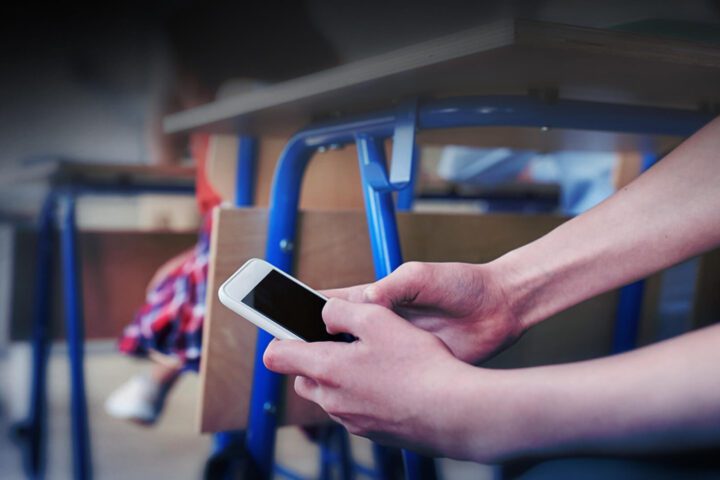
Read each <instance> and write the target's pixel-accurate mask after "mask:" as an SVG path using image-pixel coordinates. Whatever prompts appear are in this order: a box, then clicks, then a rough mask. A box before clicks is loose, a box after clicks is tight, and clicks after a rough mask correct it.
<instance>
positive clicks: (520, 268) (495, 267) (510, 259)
mask: <svg viewBox="0 0 720 480" xmlns="http://www.w3.org/2000/svg"><path fill="white" fill-rule="evenodd" d="M487 267H488V268H490V269H491V275H492V277H493V278H495V279H496V280H497V281H498V289H499V291H500V292H501V294H502V295H503V297H504V302H505V305H506V308H507V311H508V315H510V316H511V317H512V318H513V319H514V320H515V322H516V323H517V325H519V327H520V329H521V330H522V331H523V332H524V331H525V330H527V329H529V328H530V327H532V326H534V325H536V324H538V323H540V322H541V321H542V320H544V319H545V318H547V316H549V314H547V313H546V310H547V308H543V307H546V306H547V305H545V304H544V302H543V301H542V299H541V294H542V291H543V288H544V287H545V286H546V285H547V284H548V282H549V281H550V275H549V274H547V273H546V272H545V271H543V270H542V268H540V267H539V266H538V265H537V262H532V261H529V260H524V259H523V258H522V254H521V253H520V252H519V251H518V250H513V251H511V252H509V253H507V254H505V255H503V256H502V257H500V258H498V259H496V260H493V261H492V262H490V263H489V264H487Z"/></svg>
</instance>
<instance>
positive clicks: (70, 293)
mask: <svg viewBox="0 0 720 480" xmlns="http://www.w3.org/2000/svg"><path fill="white" fill-rule="evenodd" d="M63 207H64V209H65V216H64V218H63V221H62V235H61V236H62V239H61V248H62V274H63V291H64V300H65V301H64V303H65V305H64V306H65V335H66V337H67V344H68V354H69V356H70V387H71V423H72V441H73V473H74V477H75V478H76V479H79V480H89V479H90V478H92V461H91V454H90V430H89V425H88V409H87V398H86V396H85V370H84V363H83V357H84V349H83V348H84V347H83V341H84V331H83V330H84V328H83V313H82V297H81V288H82V282H81V279H80V273H79V271H78V267H79V261H78V255H77V252H78V248H77V244H76V241H77V238H76V230H75V198H74V195H73V194H72V193H67V194H66V195H64V202H63Z"/></svg>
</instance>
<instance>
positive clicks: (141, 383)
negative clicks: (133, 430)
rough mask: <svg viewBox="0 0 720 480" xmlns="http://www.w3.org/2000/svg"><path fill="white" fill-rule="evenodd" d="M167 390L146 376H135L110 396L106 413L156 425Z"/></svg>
mask: <svg viewBox="0 0 720 480" xmlns="http://www.w3.org/2000/svg"><path fill="white" fill-rule="evenodd" d="M164 390H165V389H163V388H162V386H161V385H160V384H158V383H157V382H155V381H154V380H153V379H152V378H150V377H148V376H146V375H135V376H134V377H132V378H131V379H130V380H128V381H127V382H125V383H124V384H122V385H121V386H120V387H119V388H118V389H117V390H115V391H114V392H113V393H111V394H110V396H109V397H108V398H107V400H106V401H105V411H106V412H107V414H108V415H110V416H111V417H115V418H119V419H121V420H129V421H133V422H138V423H143V424H146V425H150V424H152V423H155V421H156V420H157V418H158V416H159V415H160V410H161V409H162V403H163V400H164V397H165V391H164Z"/></svg>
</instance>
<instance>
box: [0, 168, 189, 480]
mask: <svg viewBox="0 0 720 480" xmlns="http://www.w3.org/2000/svg"><path fill="white" fill-rule="evenodd" d="M0 178H1V179H2V180H1V181H0V183H4V184H6V185H10V184H12V185H17V184H19V183H39V184H43V185H46V186H47V187H48V193H47V195H46V198H45V201H44V203H43V207H42V210H41V212H40V215H39V233H38V254H37V272H36V286H35V292H34V298H35V299H36V305H35V308H36V310H35V315H34V318H33V333H32V335H33V339H32V343H33V345H32V346H33V352H32V362H33V364H32V369H33V379H32V384H31V392H30V409H29V410H30V411H29V414H28V418H27V420H26V421H25V422H23V424H22V425H21V426H20V427H19V432H20V434H21V438H23V440H25V444H24V445H25V449H24V453H25V467H26V469H27V470H28V473H29V475H30V476H31V478H42V477H43V475H44V454H45V449H46V448H45V430H46V417H47V399H46V393H45V392H46V377H47V359H48V358H47V356H48V348H49V340H50V338H49V325H50V314H51V313H50V312H51V305H50V303H51V299H52V292H51V288H52V277H53V276H52V265H53V258H52V256H53V251H54V234H53V232H54V230H55V227H56V224H58V223H59V227H60V256H61V259H60V260H61V262H60V263H61V269H62V277H61V278H62V289H63V299H64V310H65V329H66V332H65V333H66V337H67V342H68V355H69V360H70V384H71V425H72V445H73V448H72V453H73V472H74V476H75V478H78V479H87V478H91V477H92V459H91V446H90V431H89V425H88V415H87V403H86V397H85V378H84V366H83V360H84V350H83V342H84V325H83V311H82V301H81V298H80V292H81V278H80V274H79V271H78V263H79V259H78V254H77V251H78V248H77V239H76V236H77V235H76V233H77V232H76V219H75V201H76V199H77V197H78V196H80V195H84V194H87V193H93V194H107V193H115V194H117V193H119V194H129V195H134V194H140V193H149V192H163V193H192V192H193V190H194V170H193V169H189V168H174V167H172V168H167V167H164V168H155V167H150V166H129V165H109V164H90V163H84V162H75V161H69V160H63V159H47V160H45V161H42V162H37V163H33V164H30V165H27V166H26V167H24V168H16V169H12V170H8V171H5V172H2V174H0Z"/></svg>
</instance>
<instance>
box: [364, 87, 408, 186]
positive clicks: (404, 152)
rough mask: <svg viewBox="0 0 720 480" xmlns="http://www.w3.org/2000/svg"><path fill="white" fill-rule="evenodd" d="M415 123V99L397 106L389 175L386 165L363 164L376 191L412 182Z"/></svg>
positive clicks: (375, 163) (367, 176)
mask: <svg viewBox="0 0 720 480" xmlns="http://www.w3.org/2000/svg"><path fill="white" fill-rule="evenodd" d="M416 123H417V100H412V101H409V102H406V103H403V104H402V105H400V106H399V107H398V108H397V113H396V114H395V128H394V131H393V147H392V157H391V163H390V175H389V177H388V174H387V167H386V165H381V164H380V163H378V162H374V161H371V162H369V163H367V164H365V165H364V166H363V168H364V169H365V174H366V178H367V181H368V183H369V184H370V185H371V186H372V187H373V189H375V190H376V191H378V192H391V191H393V190H402V189H404V188H405V187H406V186H408V185H409V184H410V183H411V182H412V176H413V158H414V154H415V127H416Z"/></svg>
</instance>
